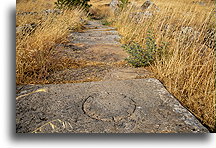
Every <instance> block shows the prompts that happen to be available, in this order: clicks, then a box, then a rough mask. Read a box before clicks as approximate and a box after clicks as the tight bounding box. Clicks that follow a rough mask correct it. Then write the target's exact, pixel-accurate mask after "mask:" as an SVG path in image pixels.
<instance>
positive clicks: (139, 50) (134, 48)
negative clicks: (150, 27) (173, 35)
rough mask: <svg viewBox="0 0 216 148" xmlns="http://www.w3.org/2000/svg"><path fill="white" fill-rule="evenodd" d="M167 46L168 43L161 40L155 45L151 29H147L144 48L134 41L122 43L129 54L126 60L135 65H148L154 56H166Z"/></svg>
mask: <svg viewBox="0 0 216 148" xmlns="http://www.w3.org/2000/svg"><path fill="white" fill-rule="evenodd" d="M167 47H168V44H167V43H165V42H162V44H161V45H157V44H156V41H155V37H154V35H153V33H152V32H151V31H148V33H147V37H146V39H145V48H143V47H142V46H140V45H139V44H138V43H136V42H131V43H129V44H126V45H123V48H124V49H125V50H126V51H127V52H128V53H129V54H130V56H129V57H128V58H126V60H127V61H128V63H130V64H131V65H133V66H135V67H141V66H148V65H149V64H151V63H152V62H153V61H154V60H155V58H162V56H167Z"/></svg>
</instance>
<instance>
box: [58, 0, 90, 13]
mask: <svg viewBox="0 0 216 148" xmlns="http://www.w3.org/2000/svg"><path fill="white" fill-rule="evenodd" d="M89 1H90V0H57V2H55V5H56V7H57V8H58V9H71V8H73V7H74V6H81V7H83V8H85V9H86V10H87V11H88V9H89V8H90V7H91V5H89V4H88V2H89Z"/></svg>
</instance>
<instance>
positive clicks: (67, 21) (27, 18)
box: [16, 1, 86, 84]
mask: <svg viewBox="0 0 216 148" xmlns="http://www.w3.org/2000/svg"><path fill="white" fill-rule="evenodd" d="M39 2H40V1H39ZM23 3H24V2H22V1H21V2H19V3H18V4H19V5H17V10H22V11H25V12H29V11H32V10H33V9H34V10H35V8H31V6H32V5H35V2H31V1H29V2H28V3H24V4H23ZM32 3H33V4H32ZM45 4H46V3H43V5H38V6H37V11H36V12H41V11H42V10H44V8H46V7H44V6H46V5H45ZM19 6H20V7H19ZM25 8H26V9H25ZM81 18H82V19H85V18H86V13H85V12H84V11H83V10H82V9H79V8H74V9H72V10H67V11H65V12H64V13H62V14H59V15H55V14H49V15H43V14H41V13H39V14H38V15H23V16H17V24H16V25H17V26H22V25H24V24H29V23H35V24H37V27H36V28H34V29H32V30H30V31H28V32H25V30H24V31H21V32H19V33H17V36H16V83H17V84H30V83H48V82H47V80H46V78H47V77H48V76H49V74H50V73H52V72H53V71H55V70H61V69H64V68H67V67H74V66H76V65H77V63H76V61H75V60H72V59H69V58H65V57H59V56H57V55H58V53H57V52H58V51H56V50H55V47H56V45H58V44H60V43H63V42H65V41H66V40H67V36H68V35H69V34H68V33H69V31H71V30H74V29H78V28H79V27H80V26H81Z"/></svg>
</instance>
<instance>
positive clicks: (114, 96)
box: [83, 92, 136, 122]
mask: <svg viewBox="0 0 216 148" xmlns="http://www.w3.org/2000/svg"><path fill="white" fill-rule="evenodd" d="M135 109H136V105H135V102H134V101H133V100H131V99H130V98H129V97H127V96H125V95H123V94H119V93H113V92H112V93H108V92H102V93H100V94H98V95H96V96H90V97H88V98H87V99H86V101H85V102H84V104H83V111H84V112H85V114H87V115H88V116H89V117H91V118H93V119H97V120H101V121H115V122H116V121H120V120H122V119H124V118H127V117H129V116H131V115H132V114H133V112H134V111H135Z"/></svg>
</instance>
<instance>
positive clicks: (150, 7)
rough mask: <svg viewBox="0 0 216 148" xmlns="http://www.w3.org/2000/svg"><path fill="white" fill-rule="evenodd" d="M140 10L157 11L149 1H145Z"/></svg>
mask: <svg viewBox="0 0 216 148" xmlns="http://www.w3.org/2000/svg"><path fill="white" fill-rule="evenodd" d="M141 9H142V10H147V9H152V10H154V11H159V8H158V7H157V6H156V5H155V4H154V3H153V2H152V1H150V0H147V1H145V2H144V3H143V4H142V6H141Z"/></svg>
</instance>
